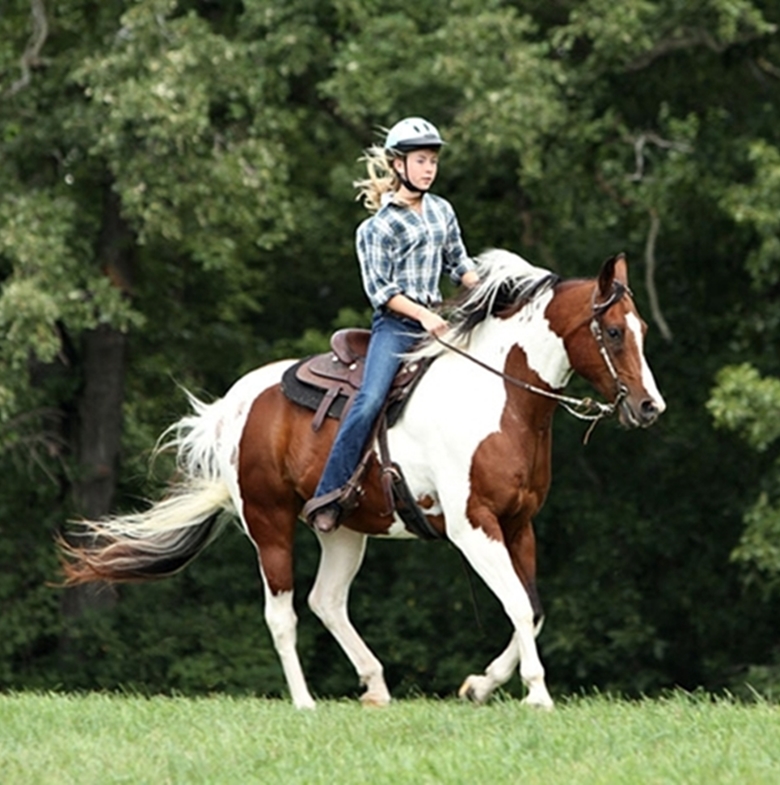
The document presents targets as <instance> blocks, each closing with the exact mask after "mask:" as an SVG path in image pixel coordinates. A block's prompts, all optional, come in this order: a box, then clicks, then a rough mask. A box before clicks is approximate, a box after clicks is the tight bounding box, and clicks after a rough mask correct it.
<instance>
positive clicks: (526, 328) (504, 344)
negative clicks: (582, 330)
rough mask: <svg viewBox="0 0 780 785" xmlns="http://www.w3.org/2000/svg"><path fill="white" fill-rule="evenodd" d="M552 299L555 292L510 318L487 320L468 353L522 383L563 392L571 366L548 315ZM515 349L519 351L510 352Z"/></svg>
mask: <svg viewBox="0 0 780 785" xmlns="http://www.w3.org/2000/svg"><path fill="white" fill-rule="evenodd" d="M555 296H556V293H555V290H550V291H547V292H544V293H543V294H541V295H539V296H538V297H536V298H534V299H533V300H532V301H530V302H528V303H526V304H525V305H524V306H523V307H522V308H520V309H519V310H518V311H517V312H516V313H513V314H512V315H510V316H506V317H503V318H501V317H489V318H488V319H486V320H485V322H483V323H482V324H481V325H480V326H479V327H478V328H477V329H475V331H474V334H473V336H472V341H471V346H470V350H471V351H472V353H473V354H474V355H475V356H477V357H479V359H481V360H482V361H483V362H487V363H490V364H491V365H492V366H493V367H497V368H498V367H500V368H501V369H503V370H504V372H505V373H507V374H509V375H510V376H513V377H515V378H518V379H520V380H521V381H524V382H527V383H529V384H535V385H539V384H541V385H545V386H547V387H549V388H550V389H553V390H560V389H562V388H563V387H565V386H566V384H567V382H568V381H569V378H570V377H571V373H572V367H571V363H570V362H569V356H568V354H567V352H566V346H565V344H564V341H563V338H562V337H561V336H560V335H559V334H558V333H557V332H556V331H555V330H554V329H553V327H552V325H551V324H550V321H549V318H548V316H547V311H548V307H549V306H550V303H551V302H552V301H553V300H554V298H555ZM515 347H517V349H519V350H520V351H519V352H517V351H513V349H515Z"/></svg>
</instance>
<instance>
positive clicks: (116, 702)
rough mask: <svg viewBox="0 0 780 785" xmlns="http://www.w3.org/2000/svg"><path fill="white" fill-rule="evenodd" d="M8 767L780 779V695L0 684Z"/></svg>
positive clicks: (98, 779) (573, 779) (291, 779)
mask: <svg viewBox="0 0 780 785" xmlns="http://www.w3.org/2000/svg"><path fill="white" fill-rule="evenodd" d="M0 782H2V783H3V785H16V784H17V783H23V784H24V785H28V784H29V785H34V784H35V783H47V784H48V783H56V785H67V784H68V783H78V784H79V785H90V784H91V783H100V785H106V784H107V783H154V785H161V784H162V783H187V784H189V783H230V784H231V785H243V784H244V783H263V784H264V785H272V784H273V783H284V784H285V785H290V784H291V783H306V785H310V784H312V785H314V784H316V783H323V784H324V783H327V784H328V785H332V784H333V783H337V784H338V785H351V784H352V783H361V784H362V783H377V785H384V783H387V784H388V785H390V784H391V783H392V785H401V784H404V783H414V784H415V785H418V784H423V783H469V785H471V784H472V783H473V784H474V785H499V784H500V783H523V785H526V784H529V785H530V784H532V783H540V784H541V783H544V785H555V783H562V784H564V783H565V785H572V783H609V784H610V785H611V784H612V783H621V784H622V783H629V784H630V785H633V784H634V783H659V785H661V784H663V785H666V783H702V784H704V783H706V785H713V784H716V785H720V784H721V783H724V784H725V783H735V785H736V783H739V785H750V784H751V783H772V785H774V784H775V783H777V782H780V709H779V708H777V707H776V706H773V705H771V704H768V703H763V702H757V703H754V704H750V705H747V704H740V703H737V702H734V701H730V700H725V699H719V700H713V699H711V698H708V697H706V696H690V695H686V694H683V693H680V694H675V695H673V696H671V697H669V698H667V699H664V700H644V701H639V702H633V703H632V702H627V701H620V700H613V699H608V698H602V697H595V698H581V699H576V700H571V701H568V702H564V703H561V704H559V705H558V708H556V710H555V711H553V712H550V713H543V712H538V711H533V710H529V709H527V708H525V707H523V706H522V705H521V704H520V703H519V702H518V701H515V700H510V699H498V700H495V701H494V702H492V703H491V704H490V705H488V706H484V707H479V708H478V707H474V706H471V705H468V704H465V703H461V702H458V701H455V700H428V699H423V698H420V699H409V700H399V701H397V702H395V703H393V704H392V705H391V706H390V707H389V708H387V709H363V708H362V707H361V706H359V705H358V704H357V703H354V702H347V701H323V702H321V703H320V704H319V706H318V708H317V710H316V711H314V712H303V711H296V710H295V709H293V708H292V706H291V705H290V704H289V703H287V702H284V701H275V700H265V699H257V698H228V697H221V696H217V697H212V698H203V699H189V698H163V697H154V698H144V697H135V696H129V697H128V696H119V695H106V694H88V695H79V696H76V695H40V694H26V693H20V694H11V695H5V696H0Z"/></svg>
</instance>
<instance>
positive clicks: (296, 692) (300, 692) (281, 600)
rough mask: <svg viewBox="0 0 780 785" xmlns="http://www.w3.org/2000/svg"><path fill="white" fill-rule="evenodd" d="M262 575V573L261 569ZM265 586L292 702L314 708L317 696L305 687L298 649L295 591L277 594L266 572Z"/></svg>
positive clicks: (268, 619)
mask: <svg viewBox="0 0 780 785" xmlns="http://www.w3.org/2000/svg"><path fill="white" fill-rule="evenodd" d="M260 574H261V575H262V569H261V570H260ZM263 588H264V589H265V621H266V624H267V625H268V629H269V630H270V631H271V637H272V638H273V641H274V646H275V647H276V652H277V654H278V655H279V659H280V660H281V663H282V670H283V671H284V676H285V678H286V679H287V686H288V687H289V688H290V696H291V697H292V702H293V705H294V706H295V707H296V708H298V709H313V708H314V699H313V698H312V696H311V694H310V693H309V688H308V687H307V686H306V678H305V676H304V675H303V668H301V661H300V660H299V659H298V651H297V649H296V642H297V633H296V628H297V624H298V617H297V616H296V614H295V610H294V608H293V593H292V592H291V591H285V592H280V593H279V594H276V595H274V594H273V592H272V591H271V590H270V588H269V587H268V583H267V582H266V579H265V575H263Z"/></svg>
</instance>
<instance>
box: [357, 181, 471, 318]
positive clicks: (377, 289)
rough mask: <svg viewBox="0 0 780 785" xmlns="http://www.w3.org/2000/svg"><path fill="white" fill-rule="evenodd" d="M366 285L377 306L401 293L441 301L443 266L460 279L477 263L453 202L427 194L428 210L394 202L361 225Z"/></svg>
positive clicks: (424, 204) (359, 235)
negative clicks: (468, 250)
mask: <svg viewBox="0 0 780 785" xmlns="http://www.w3.org/2000/svg"><path fill="white" fill-rule="evenodd" d="M357 255H358V260H359V262H360V273H361V275H362V276H363V288H364V289H365V290H366V294H367V295H368V299H369V300H370V302H371V305H372V306H373V307H374V308H377V309H378V308H381V307H382V306H383V305H385V303H387V301H388V300H389V299H390V298H391V297H393V296H394V295H396V294H405V295H406V296H407V297H409V298H410V299H411V300H415V301H416V302H418V303H421V304H422V305H426V306H428V305H435V304H436V303H439V302H441V299H442V297H441V291H440V290H439V278H440V277H441V275H442V272H446V273H448V274H449V276H450V278H452V280H453V281H454V282H455V283H459V282H460V279H461V277H462V276H463V274H464V273H465V272H466V271H468V270H472V269H474V263H473V262H472V260H471V259H470V258H469V256H468V254H467V253H466V248H465V246H464V245H463V240H462V239H461V236H460V226H459V225H458V219H457V217H456V215H455V211H454V210H453V209H452V205H451V204H450V203H449V202H448V201H447V200H446V199H442V197H440V196H435V195H434V194H424V195H423V198H422V213H418V212H416V211H415V210H413V209H411V208H409V207H404V206H401V205H397V204H393V203H392V202H388V203H387V204H385V205H383V206H382V207H381V208H380V209H379V210H378V211H377V212H376V213H375V214H374V215H372V216H371V217H370V218H367V219H366V220H365V221H363V223H362V224H360V226H359V227H358V229H357Z"/></svg>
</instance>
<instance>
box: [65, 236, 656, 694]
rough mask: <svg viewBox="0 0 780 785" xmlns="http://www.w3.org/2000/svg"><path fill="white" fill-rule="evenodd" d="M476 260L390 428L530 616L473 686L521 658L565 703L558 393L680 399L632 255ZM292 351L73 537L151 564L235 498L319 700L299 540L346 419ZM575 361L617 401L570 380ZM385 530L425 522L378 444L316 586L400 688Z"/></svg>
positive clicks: (269, 591)
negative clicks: (391, 474) (645, 316)
mask: <svg viewBox="0 0 780 785" xmlns="http://www.w3.org/2000/svg"><path fill="white" fill-rule="evenodd" d="M477 261H478V272H479V276H480V283H479V284H478V285H477V286H476V287H475V288H474V289H471V290H469V291H468V292H465V293H464V294H462V295H461V296H460V299H458V300H455V301H453V303H452V304H451V308H452V311H451V313H450V314H449V317H448V318H449V323H450V325H451V327H450V330H449V331H448V332H447V333H446V334H445V335H444V336H442V337H441V340H434V339H433V338H429V339H427V342H425V343H424V345H422V346H421V347H419V348H418V349H416V350H415V352H414V353H413V354H412V356H411V357H410V358H409V360H410V361H412V360H417V359H419V358H421V357H427V358H429V360H430V364H429V367H428V369H427V371H426V373H425V374H424V376H423V377H422V378H421V379H420V381H419V382H418V383H417V386H416V387H415V389H414V392H413V393H412V395H411V397H410V398H409V400H408V402H407V404H406V406H405V408H404V409H403V411H402V413H401V415H400V416H399V418H398V419H397V421H396V422H395V423H394V425H393V426H392V427H391V428H390V429H389V431H388V434H387V440H388V444H389V449H390V452H391V453H392V456H393V459H394V461H395V462H396V463H397V464H398V465H399V466H400V467H402V469H403V472H404V475H405V478H406V481H407V484H408V486H409V490H410V491H411V494H412V496H413V498H414V499H415V500H416V501H417V504H418V505H419V507H420V508H421V510H422V511H423V512H424V514H425V516H426V517H427V519H428V521H429V522H430V525H431V526H432V527H433V528H434V529H435V530H437V531H438V532H439V533H440V534H441V535H442V536H443V537H446V538H447V539H448V540H449V541H450V542H451V543H452V544H453V545H454V546H455V547H456V548H458V549H459V550H460V552H461V553H462V554H463V555H464V557H465V558H466V560H467V561H468V562H469V563H470V565H471V566H472V567H473V569H474V570H475V571H476V572H477V573H478V574H479V575H480V576H481V578H482V579H483V580H484V581H485V583H486V584H487V585H488V587H489V588H490V589H491V590H492V591H493V592H494V593H495V595H496V597H497V598H498V599H499V601H500V602H501V603H502V605H503V608H504V610H505V612H506V614H507V616H508V617H509V619H510V621H511V623H512V625H513V627H514V634H513V636H512V638H511V640H510V642H509V644H508V645H507V647H506V649H505V650H504V651H503V653H501V654H500V655H499V656H498V657H497V658H496V659H495V660H494V661H493V662H491V663H490V664H489V665H488V667H487V669H486V670H485V672H484V673H483V674H481V675H471V676H468V677H467V678H466V680H465V682H464V683H463V685H462V687H461V689H460V695H461V696H462V697H467V698H469V699H471V700H473V701H475V702H478V703H482V702H484V701H486V700H487V699H488V698H489V697H490V695H491V693H492V692H493V691H494V690H495V688H496V687H498V686H499V685H501V684H503V683H504V682H506V681H507V680H508V679H509V678H510V677H511V676H512V674H513V672H514V670H515V668H516V667H517V666H518V663H519V665H520V675H521V677H522V680H523V682H524V684H525V686H526V697H525V699H524V700H525V702H526V703H528V704H530V705H534V706H539V707H544V708H550V707H552V699H551V698H550V695H549V692H548V690H547V687H546V684H545V674H544V668H543V666H542V663H541V661H540V658H539V655H538V652H537V647H536V634H537V632H538V630H539V627H540V626H541V605H540V603H539V598H538V595H537V591H536V577H535V576H536V547H535V539H534V531H533V519H534V516H535V515H536V513H537V512H538V511H539V509H540V508H541V506H542V504H543V502H544V500H545V496H546V494H547V491H548V488H549V486H550V479H551V468H550V444H551V426H552V418H553V413H554V410H555V409H556V407H557V405H558V404H559V403H563V405H565V406H566V407H567V408H569V409H570V410H572V411H574V412H576V413H583V411H585V412H589V414H586V415H585V416H591V417H595V418H597V419H598V418H600V417H601V416H604V415H606V414H611V413H613V412H616V413H617V414H618V415H619V418H620V420H621V422H622V423H623V424H624V425H626V426H628V427H647V426H649V425H651V424H652V423H653V422H654V421H655V420H656V418H657V417H658V416H659V415H660V414H661V412H662V411H663V410H664V409H665V408H666V404H665V403H664V400H663V398H662V397H661V395H660V393H659V391H658V388H657V387H656V383H655V381H654V379H653V375H652V373H651V371H650V368H649V367H648V364H647V362H646V361H645V357H644V354H643V340H644V335H645V332H646V325H645V324H644V322H643V321H642V319H641V318H640V316H639V314H638V313H637V310H636V307H635V305H634V302H633V299H632V296H631V292H630V289H629V288H628V280H627V268H626V262H625V258H624V257H623V255H622V254H621V255H619V256H616V257H613V258H611V259H608V260H607V261H606V262H605V263H604V265H603V267H602V269H601V271H600V274H599V275H598V277H597V278H596V279H584V280H566V281H562V280H560V279H559V278H558V277H557V276H555V275H553V274H552V273H550V272H549V271H547V270H543V269H541V268H538V267H535V266H533V265H531V264H529V263H528V262H526V261H525V260H524V259H522V258H521V257H519V256H516V255H514V254H511V253H509V252H507V251H500V250H494V251H489V252H487V253H486V254H483V255H482V256H481V257H480V258H479V259H478V260H477ZM293 362H294V361H293V360H291V361H282V362H275V363H272V364H270V365H266V366H264V367H261V368H258V369H256V370H254V371H251V372H250V373H248V374H246V375H245V376H244V377H243V378H241V379H239V381H238V382H236V383H235V384H234V386H233V387H232V388H231V389H230V390H229V391H228V392H227V394H226V395H225V396H224V397H223V398H221V399H219V400H217V401H215V402H214V403H211V404H205V403H202V402H200V401H198V400H197V399H195V398H191V404H192V406H193V410H194V413H192V414H190V415H188V416H185V417H184V418H183V419H181V420H180V421H179V422H178V423H176V424H175V425H174V426H172V427H171V428H170V429H168V431H166V434H164V435H163V437H161V443H162V442H163V441H164V442H165V443H164V444H163V447H173V448H175V449H176V450H177V459H178V464H179V467H180V474H181V477H182V478H183V479H181V480H180V481H179V482H178V484H177V485H175V486H172V487H171V489H170V493H169V495H168V496H167V497H166V498H164V499H163V500H162V501H159V502H157V503H155V504H153V505H152V506H151V507H150V508H149V509H148V510H146V511H145V512H140V513H137V514H131V515H126V516H121V517H113V518H108V519H105V520H102V521H91V522H90V521H86V522H82V524H83V529H82V530H81V533H82V534H84V535H86V538H85V539H83V540H81V539H79V538H78V537H77V538H76V539H75V540H74V539H73V538H69V542H65V541H64V540H62V541H60V548H61V549H62V557H63V569H64V572H65V580H66V583H67V584H70V585H75V584H79V583H85V582H89V581H108V582H121V581H145V580H149V579H156V578H161V577H164V576H167V575H170V574H172V573H174V572H176V571H178V570H180V569H182V568H183V567H184V566H185V565H186V564H188V563H189V562H190V561H191V560H192V559H193V558H195V557H196V556H197V555H198V554H199V553H200V552H201V551H202V550H203V549H204V548H205V547H206V546H207V545H208V543H209V542H211V540H212V539H213V538H214V536H215V535H216V534H217V533H218V531H219V529H220V526H221V525H222V523H223V521H224V520H225V516H224V515H221V513H223V512H226V511H227V512H229V513H231V514H232V515H233V516H236V517H237V518H238V520H239V522H240V525H241V526H242V528H243V530H244V531H245V533H246V534H247V535H248V536H249V537H250V538H251V540H252V542H253V543H254V545H255V548H256V550H257V555H258V560H259V565H260V574H261V577H262V581H263V586H264V589H265V619H266V622H267V624H268V626H269V628H270V631H271V635H272V638H273V641H274V645H275V647H276V650H277V652H278V654H279V657H280V659H281V663H282V667H283V670H284V674H285V677H286V679H287V684H288V686H289V690H290V693H291V696H292V700H293V703H294V704H295V706H297V707H301V708H313V707H314V700H313V699H312V696H311V694H310V692H309V689H308V687H307V685H306V680H305V677H304V674H303V670H302V668H301V664H300V661H299V658H298V654H297V651H296V624H297V618H296V614H295V611H294V609H293V541H294V536H295V530H296V520H297V519H298V516H299V514H300V512H301V508H302V506H303V503H304V501H305V500H306V499H308V498H309V497H310V496H311V494H312V493H313V491H314V488H315V486H316V484H317V480H318V478H319V475H320V472H321V470H322V467H323V465H324V461H325V459H326V456H327V454H328V450H329V447H330V444H331V441H332V439H333V436H334V434H335V432H336V428H337V422H336V421H335V420H333V419H331V418H327V419H326V421H325V423H324V424H323V426H322V428H321V429H320V430H318V431H316V432H315V430H314V429H313V428H312V427H311V422H312V412H311V411H309V410H307V409H305V408H303V407H301V406H299V405H298V404H295V403H292V402H291V401H290V400H288V399H287V398H286V397H285V394H284V392H283V390H282V386H281V383H280V380H281V377H282V374H283V372H284V371H285V370H286V369H287V368H289V367H290V366H291V365H292V364H293ZM572 373H577V374H579V375H580V376H582V377H584V378H585V379H586V380H587V381H588V382H589V383H590V384H591V385H592V386H593V387H594V388H595V390H596V391H598V393H599V394H600V395H602V396H603V397H604V398H606V399H607V400H608V401H609V403H607V404H603V403H602V404H598V403H593V402H592V401H590V399H585V400H576V399H573V398H568V397H566V396H564V395H562V393H561V391H562V389H563V388H564V386H565V385H566V383H567V381H568V380H569V378H570V376H571V375H572ZM594 407H595V409H594ZM228 517H229V516H228ZM368 535H371V536H384V537H411V536H413V535H412V534H411V533H410V531H409V530H408V529H407V528H406V526H405V525H404V523H403V522H402V520H401V519H400V518H399V517H397V515H394V514H393V513H392V512H390V510H389V508H388V505H387V501H386V496H385V494H384V493H383V489H382V482H381V478H380V468H379V463H378V460H377V459H376V455H375V454H374V456H373V457H372V459H371V460H370V461H369V464H368V470H367V473H366V475H365V477H364V480H363V483H362V495H361V496H360V502H359V505H358V507H357V508H356V509H355V510H354V511H353V512H351V513H350V514H349V515H348V516H347V517H346V518H345V520H344V521H343V523H342V525H341V527H340V528H339V529H337V530H336V531H333V532H330V533H327V534H319V533H317V535H316V536H317V538H318V539H319V543H320V546H321V549H322V551H321V559H320V564H319V568H318V572H317V576H316V579H315V581H314V585H313V588H312V590H311V593H310V594H309V598H308V601H309V606H310V607H311V609H312V610H313V611H314V613H315V614H316V615H317V616H318V617H319V618H320V619H321V620H322V622H323V623H324V625H325V626H326V627H327V629H328V630H329V631H330V632H331V633H332V634H333V636H334V637H335V638H336V640H337V641H338V643H339V644H340V645H341V648H342V649H343V650H344V653H345V654H346V656H347V657H348V658H349V660H350V661H351V663H352V665H353V666H354V667H355V670H356V671H357V675H358V678H359V680H360V682H361V684H362V685H363V686H364V687H365V691H364V693H363V694H362V696H361V700H362V701H363V702H364V703H366V704H373V705H385V704H387V703H388V702H389V701H390V693H389V692H388V689H387V685H386V683H385V679H384V676H383V670H382V665H381V663H380V662H379V660H378V659H377V657H376V656H375V655H374V654H373V653H372V651H371V650H370V649H369V648H368V646H367V645H366V643H365V642H364V641H363V640H362V638H361V637H360V635H359V634H358V632H357V631H356V630H355V628H354V627H353V625H352V623H351V621H350V619H349V616H348V611H347V600H348V593H349V588H350V584H351V583H352V580H353V578H354V577H355V575H356V573H357V571H358V569H359V567H360V565H361V562H362V559H363V555H364V552H365V546H366V537H367V536H368ZM79 543H81V544H79Z"/></svg>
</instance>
